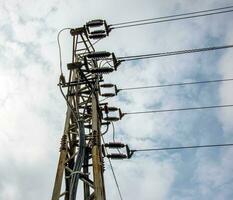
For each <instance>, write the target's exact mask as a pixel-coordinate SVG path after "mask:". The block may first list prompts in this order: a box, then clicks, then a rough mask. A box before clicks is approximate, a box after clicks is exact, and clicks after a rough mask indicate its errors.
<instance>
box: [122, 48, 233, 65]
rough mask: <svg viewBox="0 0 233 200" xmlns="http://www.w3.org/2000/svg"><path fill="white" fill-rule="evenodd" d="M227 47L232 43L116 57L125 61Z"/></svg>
mask: <svg viewBox="0 0 233 200" xmlns="http://www.w3.org/2000/svg"><path fill="white" fill-rule="evenodd" d="M228 48H233V45H232V44H230V45H224V46H213V47H205V48H197V49H185V50H179V51H170V52H162V53H151V54H141V55H134V56H125V57H118V59H119V60H121V61H122V62H125V61H132V60H141V59H148V58H157V57H163V56H174V55H181V54H189V53H198V52H204V51H214V50H220V49H228Z"/></svg>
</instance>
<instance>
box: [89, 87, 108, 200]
mask: <svg viewBox="0 0 233 200" xmlns="http://www.w3.org/2000/svg"><path fill="white" fill-rule="evenodd" d="M97 84H98V83H97ZM92 134H93V137H94V141H93V147H92V162H93V176H94V190H95V199H96V200H105V199H106V197H105V188H104V178H103V161H102V152H101V132H100V116H99V113H98V94H97V92H96V91H94V94H93V95H92Z"/></svg>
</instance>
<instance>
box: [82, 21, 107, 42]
mask: <svg viewBox="0 0 233 200" xmlns="http://www.w3.org/2000/svg"><path fill="white" fill-rule="evenodd" d="M85 27H86V30H87V33H88V37H89V38H90V39H102V38H105V37H106V36H108V34H109V32H110V29H109V26H108V25H107V23H106V21H105V20H102V19H96V20H92V21H89V22H87V23H86V26H85Z"/></svg>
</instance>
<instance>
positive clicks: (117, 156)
mask: <svg viewBox="0 0 233 200" xmlns="http://www.w3.org/2000/svg"><path fill="white" fill-rule="evenodd" d="M106 157H107V158H111V159H116V160H121V159H126V158H127V155H125V154H123V153H111V154H108V155H106Z"/></svg>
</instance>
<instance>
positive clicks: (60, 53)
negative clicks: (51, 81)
mask: <svg viewBox="0 0 233 200" xmlns="http://www.w3.org/2000/svg"><path fill="white" fill-rule="evenodd" d="M71 29H72V28H63V29H61V30H60V31H59V32H58V34H57V44H58V52H59V66H60V71H61V74H63V70H62V52H61V44H60V34H61V33H62V32H63V31H65V30H71Z"/></svg>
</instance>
